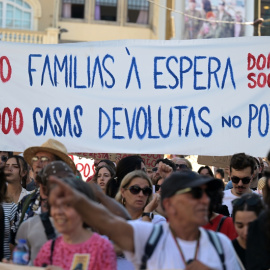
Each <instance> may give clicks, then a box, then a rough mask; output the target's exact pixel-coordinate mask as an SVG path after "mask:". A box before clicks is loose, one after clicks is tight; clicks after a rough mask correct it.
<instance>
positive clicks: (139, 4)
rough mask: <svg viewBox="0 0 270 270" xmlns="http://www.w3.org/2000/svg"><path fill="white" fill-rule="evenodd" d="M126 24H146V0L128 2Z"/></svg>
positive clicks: (129, 0) (147, 4) (130, 0)
mask: <svg viewBox="0 0 270 270" xmlns="http://www.w3.org/2000/svg"><path fill="white" fill-rule="evenodd" d="M127 9H128V10H127V22H129V23H138V24H148V20H149V2H148V1H147V0H128V7H127Z"/></svg>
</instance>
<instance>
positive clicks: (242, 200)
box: [232, 196, 261, 206]
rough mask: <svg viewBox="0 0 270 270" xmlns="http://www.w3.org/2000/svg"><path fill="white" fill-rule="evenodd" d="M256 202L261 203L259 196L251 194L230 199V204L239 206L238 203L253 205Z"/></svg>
mask: <svg viewBox="0 0 270 270" xmlns="http://www.w3.org/2000/svg"><path fill="white" fill-rule="evenodd" d="M258 203H261V198H260V197H259V196H256V197H254V196H252V197H248V198H247V197H244V198H243V197H241V198H239V199H235V200H233V201H232V205H233V206H240V205H243V204H246V205H248V206H253V205H256V204H258Z"/></svg>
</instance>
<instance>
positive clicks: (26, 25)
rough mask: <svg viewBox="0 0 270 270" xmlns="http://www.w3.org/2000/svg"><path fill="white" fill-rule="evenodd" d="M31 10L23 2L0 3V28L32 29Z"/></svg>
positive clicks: (18, 0) (17, 0) (7, 0)
mask: <svg viewBox="0 0 270 270" xmlns="http://www.w3.org/2000/svg"><path fill="white" fill-rule="evenodd" d="M32 13H33V11H32V8H31V6H30V5H28V4H27V3H26V2H25V1H23V0H2V1H0V27H2V28H11V29H27V30H31V29H32V16H33V15H32Z"/></svg>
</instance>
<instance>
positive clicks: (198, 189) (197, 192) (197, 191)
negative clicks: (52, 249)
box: [175, 187, 211, 199]
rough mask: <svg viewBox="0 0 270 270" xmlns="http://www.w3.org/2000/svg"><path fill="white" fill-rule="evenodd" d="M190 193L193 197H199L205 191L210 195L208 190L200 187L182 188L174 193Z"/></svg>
mask: <svg viewBox="0 0 270 270" xmlns="http://www.w3.org/2000/svg"><path fill="white" fill-rule="evenodd" d="M189 192H190V194H191V195H192V197H193V199H201V198H202V196H203V193H204V192H205V193H206V195H207V196H208V197H210V193H211V192H210V190H208V189H202V188H201V187H193V188H184V189H181V190H179V191H177V192H176V193H175V195H179V194H184V193H189Z"/></svg>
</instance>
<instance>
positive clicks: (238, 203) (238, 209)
mask: <svg viewBox="0 0 270 270" xmlns="http://www.w3.org/2000/svg"><path fill="white" fill-rule="evenodd" d="M232 204H233V211H232V218H233V223H234V226H235V230H236V232H237V234H238V237H237V238H236V239H234V240H233V241H232V243H233V246H234V249H235V251H236V253H237V255H238V257H239V259H240V261H241V263H242V264H243V266H244V267H245V268H246V266H247V264H246V248H247V236H248V227H249V224H250V223H251V222H253V221H254V220H256V219H257V218H258V216H259V214H260V213H261V211H262V210H263V208H264V206H263V202H262V200H261V197H260V196H259V195H257V194H255V193H249V194H244V195H242V197H240V198H238V199H235V200H233V201H232Z"/></svg>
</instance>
